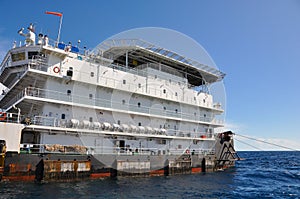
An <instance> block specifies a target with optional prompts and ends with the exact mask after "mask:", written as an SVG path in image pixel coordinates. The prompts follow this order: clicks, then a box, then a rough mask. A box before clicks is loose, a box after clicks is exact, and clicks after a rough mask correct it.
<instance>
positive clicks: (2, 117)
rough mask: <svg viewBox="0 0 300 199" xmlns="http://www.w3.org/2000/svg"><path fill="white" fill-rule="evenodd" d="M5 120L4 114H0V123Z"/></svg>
mask: <svg viewBox="0 0 300 199" xmlns="http://www.w3.org/2000/svg"><path fill="white" fill-rule="evenodd" d="M5 119H6V113H5V112H0V121H4V120H5Z"/></svg>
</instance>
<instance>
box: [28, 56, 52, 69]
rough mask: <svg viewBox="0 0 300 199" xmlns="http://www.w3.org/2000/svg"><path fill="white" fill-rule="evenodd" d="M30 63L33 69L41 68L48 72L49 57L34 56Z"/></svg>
mask: <svg viewBox="0 0 300 199" xmlns="http://www.w3.org/2000/svg"><path fill="white" fill-rule="evenodd" d="M28 65H29V67H30V68H32V69H35V70H40V71H44V72H47V70H48V67H49V65H48V63H47V57H45V56H41V55H34V56H32V59H31V60H30V61H29V63H28Z"/></svg>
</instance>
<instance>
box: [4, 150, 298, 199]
mask: <svg viewBox="0 0 300 199" xmlns="http://www.w3.org/2000/svg"><path fill="white" fill-rule="evenodd" d="M239 155H240V156H241V157H243V158H245V159H246V160H244V161H239V162H237V163H236V167H235V168H231V169H228V170H226V171H223V172H216V173H205V174H203V173H201V174H191V175H176V176H168V177H149V178H141V177H139V178H129V177H122V178H118V179H103V180H88V181H82V182H65V183H53V182H52V183H45V184H34V183H25V182H1V183H0V198H23V199H26V198H30V199H37V198H45V199H47V198H51V199H53V198H70V199H71V198H78V199H81V198H300V152H299V151H298V152H296V151H295V152H283V151H281V152H275V151H272V152H266V151H262V152H239Z"/></svg>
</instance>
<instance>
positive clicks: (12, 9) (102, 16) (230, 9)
mask: <svg viewBox="0 0 300 199" xmlns="http://www.w3.org/2000/svg"><path fill="white" fill-rule="evenodd" d="M66 2H68V3H66ZM85 2H86V3H85ZM87 2H88V3H87ZM46 10H48V11H59V12H63V14H64V18H63V28H62V35H61V40H64V41H65V42H68V41H72V42H76V41H77V40H78V39H80V40H81V41H82V45H86V46H87V47H88V48H94V47H95V46H96V45H97V44H99V43H100V42H102V41H103V40H105V39H107V38H108V37H110V36H112V35H114V34H117V33H119V32H122V31H125V30H128V29H132V28H140V27H163V28H169V29H173V30H176V31H179V32H182V33H184V34H186V35H188V36H190V37H191V38H193V39H194V40H196V41H197V42H199V43H200V44H201V45H202V46H203V47H204V48H205V49H206V50H207V52H208V53H209V54H210V56H211V57H212V58H213V60H214V61H215V63H216V64H217V66H218V67H219V68H220V69H221V70H222V71H223V72H225V73H226V74H227V75H226V77H225V80H224V84H225V87H226V96H227V100H226V101H227V113H226V123H227V125H228V127H230V128H232V129H233V130H235V132H236V133H239V134H242V135H248V136H252V137H255V138H260V139H264V140H266V141H270V142H274V143H277V144H281V145H287V146H290V147H292V148H298V149H300V130H299V127H298V124H300V105H299V103H300V88H299V86H300V78H299V75H300V2H299V1H296V0H286V1H281V0H264V1H261V0H251V1H250V0H248V1H247V0H246V1H237V0H236V1H235V0H227V1H214V0H212V1H198V0H190V1H178V0H172V1H171V0H166V1H159V0H151V1H140V0H133V1H121V0H120V1H115V0H112V1H96V0H94V1H93V0H91V1H79V0H73V1H61V0H52V1H38V0H36V1H30V0H29V1H10V0H0V56H1V57H0V58H1V60H2V58H3V53H4V52H5V51H6V50H7V49H9V48H10V47H11V46H12V42H13V41H14V40H20V39H21V38H20V36H19V35H17V30H18V29H19V28H20V27H27V25H28V24H29V23H30V22H34V23H35V24H36V30H37V31H43V32H45V33H47V34H48V35H49V36H50V37H52V38H56V34H57V28H58V17H55V16H52V15H46V14H44V12H45V11H46ZM174 42H175V41H174ZM237 138H239V137H237ZM239 139H242V138H239ZM243 141H245V140H243ZM250 144H254V143H250ZM257 146H259V147H260V148H262V149H269V148H268V146H262V145H257ZM237 148H238V149H240V150H242V149H245V150H247V149H250V148H248V147H247V146H246V145H243V144H242V143H238V142H237ZM275 149H278V148H275Z"/></svg>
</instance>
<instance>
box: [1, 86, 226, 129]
mask: <svg viewBox="0 0 300 199" xmlns="http://www.w3.org/2000/svg"><path fill="white" fill-rule="evenodd" d="M24 96H32V97H38V98H45V99H52V100H59V101H64V102H72V103H78V104H84V105H90V106H97V107H104V108H112V109H118V110H123V111H133V112H137V113H144V114H151V115H159V116H164V117H172V118H179V119H187V120H194V121H201V122H207V123H213V124H222V120H217V119H214V118H213V117H210V116H205V115H202V116H199V115H197V114H196V113H194V114H190V113H183V112H180V111H178V110H175V111H173V110H164V109H163V110H162V109H160V108H153V107H146V106H142V105H141V104H137V105H135V104H129V103H126V102H116V101H111V100H106V99H100V98H94V97H93V96H89V97H83V96H78V95H74V94H70V93H61V92H57V91H50V90H44V89H39V88H34V87H27V88H25V89H24V90H22V91H21V92H20V93H18V94H17V95H16V96H15V97H14V98H12V99H11V100H10V101H9V102H8V103H7V104H6V106H4V109H5V108H8V107H9V106H11V105H12V104H13V103H15V102H17V101H18V100H20V99H22V98H23V97H24ZM47 120H48V119H47ZM55 122H56V121H53V125H54V126H55V124H56V123H55ZM43 123H46V124H48V123H49V122H45V121H43ZM50 123H51V125H52V121H51V122H50ZM47 126H48V125H47Z"/></svg>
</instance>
